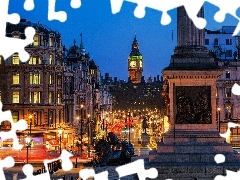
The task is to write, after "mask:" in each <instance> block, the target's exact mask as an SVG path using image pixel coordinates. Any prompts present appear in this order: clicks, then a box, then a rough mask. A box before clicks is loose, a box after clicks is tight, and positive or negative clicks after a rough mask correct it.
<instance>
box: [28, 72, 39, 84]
mask: <svg viewBox="0 0 240 180" xmlns="http://www.w3.org/2000/svg"><path fill="white" fill-rule="evenodd" d="M29 79H30V84H41V76H40V74H39V73H30V78H29Z"/></svg>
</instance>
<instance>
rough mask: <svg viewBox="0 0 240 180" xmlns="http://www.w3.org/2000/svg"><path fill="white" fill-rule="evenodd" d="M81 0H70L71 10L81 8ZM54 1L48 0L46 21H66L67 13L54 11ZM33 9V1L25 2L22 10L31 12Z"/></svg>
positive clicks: (26, 0)
mask: <svg viewBox="0 0 240 180" xmlns="http://www.w3.org/2000/svg"><path fill="white" fill-rule="evenodd" d="M81 4H82V3H81V0H71V1H70V6H71V7H72V8H73V9H77V8H80V7H81ZM55 6H56V0H48V20H49V21H52V20H58V21H60V22H65V21H66V20H67V13H66V12H65V11H56V10H55ZM34 7H35V4H34V0H25V2H24V9H25V10H26V11H32V10H33V9H34Z"/></svg>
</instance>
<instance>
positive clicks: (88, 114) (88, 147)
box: [87, 114, 90, 157]
mask: <svg viewBox="0 0 240 180" xmlns="http://www.w3.org/2000/svg"><path fill="white" fill-rule="evenodd" d="M87 117H88V157H90V119H89V118H90V114H88V115H87Z"/></svg>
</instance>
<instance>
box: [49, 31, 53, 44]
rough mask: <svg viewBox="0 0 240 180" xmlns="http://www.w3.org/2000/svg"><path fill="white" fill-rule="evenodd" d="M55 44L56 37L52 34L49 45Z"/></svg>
mask: <svg viewBox="0 0 240 180" xmlns="http://www.w3.org/2000/svg"><path fill="white" fill-rule="evenodd" d="M53 45H54V37H53V35H52V34H51V35H50V37H49V46H51V47H52V46H53Z"/></svg>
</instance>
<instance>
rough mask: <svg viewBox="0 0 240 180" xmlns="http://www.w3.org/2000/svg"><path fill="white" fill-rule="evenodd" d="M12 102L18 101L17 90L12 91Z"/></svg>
mask: <svg viewBox="0 0 240 180" xmlns="http://www.w3.org/2000/svg"><path fill="white" fill-rule="evenodd" d="M12 102H13V103H19V92H17V91H14V92H13V93H12Z"/></svg>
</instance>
